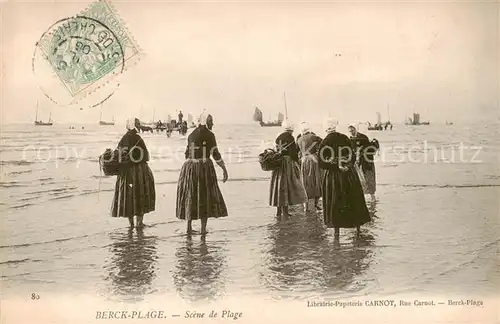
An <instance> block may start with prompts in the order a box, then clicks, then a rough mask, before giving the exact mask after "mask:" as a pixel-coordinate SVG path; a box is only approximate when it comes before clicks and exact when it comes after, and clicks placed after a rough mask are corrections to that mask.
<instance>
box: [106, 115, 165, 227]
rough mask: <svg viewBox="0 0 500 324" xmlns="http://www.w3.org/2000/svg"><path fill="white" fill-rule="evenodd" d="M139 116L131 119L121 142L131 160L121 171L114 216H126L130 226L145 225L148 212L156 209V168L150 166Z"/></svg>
mask: <svg viewBox="0 0 500 324" xmlns="http://www.w3.org/2000/svg"><path fill="white" fill-rule="evenodd" d="M138 123H139V120H138V119H137V118H131V119H129V120H128V121H127V133H126V134H125V135H123V137H122V139H121V140H120V142H119V143H118V149H119V150H120V151H127V152H128V156H129V159H128V160H130V161H129V163H127V165H126V166H124V168H123V169H122V170H120V173H119V174H118V177H117V179H116V185H115V195H114V198H113V204H112V207H111V216H113V217H126V218H128V220H129V223H130V227H134V216H136V217H137V220H136V226H137V227H143V226H144V223H143V218H144V215H145V214H147V213H149V212H152V211H154V210H155V201H156V192H155V181H154V177H153V172H151V169H150V168H149V165H148V161H149V151H148V149H147V147H146V143H144V140H143V139H142V138H141V136H140V135H139V132H138V130H137V125H138Z"/></svg>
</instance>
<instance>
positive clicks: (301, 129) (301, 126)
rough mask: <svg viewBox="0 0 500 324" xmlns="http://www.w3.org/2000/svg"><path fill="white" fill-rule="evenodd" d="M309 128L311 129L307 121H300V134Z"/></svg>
mask: <svg viewBox="0 0 500 324" xmlns="http://www.w3.org/2000/svg"><path fill="white" fill-rule="evenodd" d="M310 130H311V129H310V127H309V124H308V123H307V122H301V123H300V132H301V133H302V134H305V133H307V132H308V131H310Z"/></svg>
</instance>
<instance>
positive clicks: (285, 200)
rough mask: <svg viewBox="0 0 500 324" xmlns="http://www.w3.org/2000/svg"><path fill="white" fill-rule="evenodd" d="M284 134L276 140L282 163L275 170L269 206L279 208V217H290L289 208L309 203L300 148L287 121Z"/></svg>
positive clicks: (284, 125)
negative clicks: (301, 167) (300, 166)
mask: <svg viewBox="0 0 500 324" xmlns="http://www.w3.org/2000/svg"><path fill="white" fill-rule="evenodd" d="M282 127H283V129H284V132H283V133H281V134H280V135H279V136H278V137H277V138H276V149H277V150H278V151H279V152H281V156H282V161H281V166H280V167H279V168H278V169H275V170H273V172H272V175H271V185H270V188H269V204H270V205H271V206H274V207H276V208H277V214H276V215H277V216H283V217H284V218H286V217H288V216H289V215H290V214H289V213H288V206H292V205H299V204H303V203H305V202H306V201H307V194H306V191H305V189H304V185H303V184H302V181H301V180H300V169H299V164H298V162H299V148H298V146H297V143H296V142H295V138H294V137H293V135H292V134H293V126H292V125H291V124H290V123H289V122H288V121H287V120H285V121H284V122H283V124H282Z"/></svg>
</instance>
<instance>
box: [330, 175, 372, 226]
mask: <svg viewBox="0 0 500 324" xmlns="http://www.w3.org/2000/svg"><path fill="white" fill-rule="evenodd" d="M323 218H324V221H325V225H326V226H327V227H328V228H332V227H339V228H353V227H357V226H361V225H363V224H365V223H368V222H369V221H370V220H371V219H370V214H369V212H368V208H367V207H366V202H365V196H364V194H363V189H362V188H361V183H360V182H359V178H358V175H357V173H356V170H355V169H354V168H349V170H348V171H345V172H342V171H340V170H327V171H326V173H325V177H324V178H323Z"/></svg>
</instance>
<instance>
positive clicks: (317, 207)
mask: <svg viewBox="0 0 500 324" xmlns="http://www.w3.org/2000/svg"><path fill="white" fill-rule="evenodd" d="M314 207H316V210H321V208H320V207H319V198H314Z"/></svg>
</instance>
